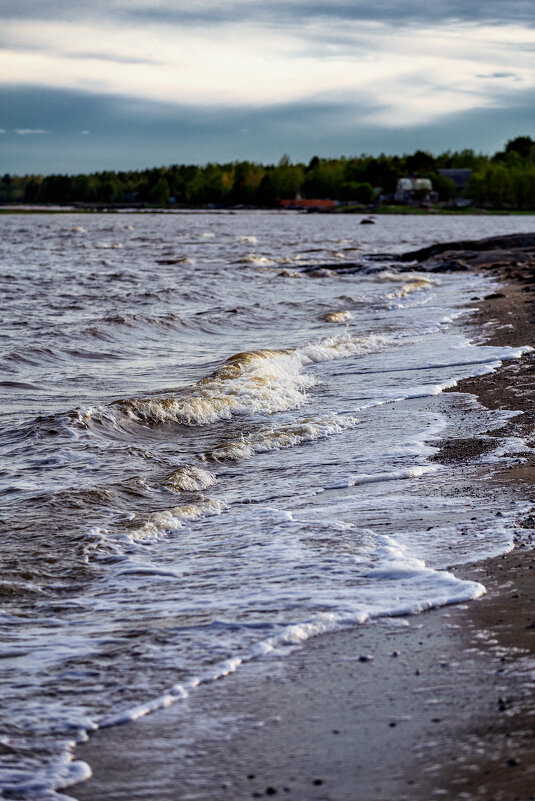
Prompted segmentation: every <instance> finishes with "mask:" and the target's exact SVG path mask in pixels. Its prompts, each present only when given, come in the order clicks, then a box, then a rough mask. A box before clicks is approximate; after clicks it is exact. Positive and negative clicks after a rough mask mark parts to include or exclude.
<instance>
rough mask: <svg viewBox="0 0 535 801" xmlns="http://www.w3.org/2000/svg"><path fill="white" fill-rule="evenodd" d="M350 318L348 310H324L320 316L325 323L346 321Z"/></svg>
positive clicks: (350, 314) (351, 316) (351, 317)
mask: <svg viewBox="0 0 535 801" xmlns="http://www.w3.org/2000/svg"><path fill="white" fill-rule="evenodd" d="M352 319H353V315H352V313H351V312H350V311H332V312H325V314H324V315H323V316H322V320H325V322H326V323H347V322H349V320H352Z"/></svg>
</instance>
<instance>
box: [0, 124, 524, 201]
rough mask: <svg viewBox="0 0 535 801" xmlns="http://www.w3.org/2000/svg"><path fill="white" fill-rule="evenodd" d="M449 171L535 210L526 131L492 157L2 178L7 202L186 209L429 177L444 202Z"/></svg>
mask: <svg viewBox="0 0 535 801" xmlns="http://www.w3.org/2000/svg"><path fill="white" fill-rule="evenodd" d="M443 169H469V170H471V177H470V181H469V183H468V185H467V186H466V187H465V188H464V190H463V195H464V196H465V197H466V198H468V199H470V200H471V201H472V202H473V204H474V205H476V206H478V207H483V208H496V209H518V210H521V209H530V210H533V209H535V139H532V138H531V137H530V136H520V137H517V138H515V139H511V140H510V141H508V142H507V144H506V145H505V148H504V149H503V150H502V151H499V152H498V153H495V154H494V155H492V156H489V155H485V154H481V153H475V152H474V151H473V150H461V151H455V152H451V151H447V152H445V153H442V154H440V155H438V156H434V155H432V154H431V153H428V152H425V151H422V150H417V151H416V152H415V153H413V154H412V155H403V156H387V155H384V154H382V155H380V156H369V155H361V156H359V157H351V158H346V157H342V158H319V157H318V156H314V158H312V159H311V160H310V162H309V163H308V164H301V163H296V164H293V163H292V162H291V160H290V158H289V157H288V156H283V157H282V158H281V160H280V161H279V163H278V164H276V165H263V164H258V163H255V162H251V161H236V162H232V163H228V164H216V163H209V164H206V165H204V166H198V165H192V164H190V165H179V164H174V165H171V166H168V167H157V168H153V169H146V170H132V171H120V172H115V171H111V170H107V171H104V172H95V173H91V174H80V175H46V176H43V175H23V176H19V175H10V174H6V175H4V176H3V178H2V179H1V181H0V203H2V204H6V203H26V204H59V205H62V204H68V205H70V204H80V205H87V206H97V207H98V206H113V205H143V206H155V207H158V206H167V205H168V204H176V205H177V206H184V207H188V206H189V207H198V206H215V207H224V206H252V207H265V208H269V207H275V206H277V205H278V204H279V202H280V201H281V200H285V199H292V198H295V197H303V198H330V199H333V200H338V201H340V202H341V203H353V204H361V205H363V206H367V205H369V204H370V203H372V202H378V200H379V199H381V198H382V199H383V200H384V199H385V198H387V199H388V198H391V196H392V195H393V193H394V192H395V189H396V185H397V182H398V180H399V178H401V177H404V176H407V175H411V176H415V177H422V178H429V179H430V180H431V181H432V184H433V188H434V190H435V191H436V192H437V194H438V202H439V203H440V204H448V202H451V201H452V200H453V198H455V197H456V196H458V195H459V189H458V187H457V186H456V185H455V183H454V182H453V181H452V180H450V179H449V178H448V177H445V176H443V175H441V174H440V173H439V170H443Z"/></svg>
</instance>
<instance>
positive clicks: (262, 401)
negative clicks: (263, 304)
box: [120, 334, 393, 426]
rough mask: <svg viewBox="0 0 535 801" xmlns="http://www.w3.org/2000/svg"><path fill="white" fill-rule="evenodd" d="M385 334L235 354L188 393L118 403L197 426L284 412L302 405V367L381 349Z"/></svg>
mask: <svg viewBox="0 0 535 801" xmlns="http://www.w3.org/2000/svg"><path fill="white" fill-rule="evenodd" d="M392 342H393V338H392V337H391V336H386V335H383V334H372V335H370V336H360V337H359V336H352V335H350V334H344V335H341V336H336V337H328V338H326V339H322V340H319V341H318V342H311V343H309V344H307V345H304V346H302V347H298V348H288V349H286V350H257V351H245V352H243V353H237V354H235V355H234V356H232V357H230V359H228V360H227V361H226V362H225V364H224V365H222V366H221V367H220V368H219V369H218V370H216V371H215V373H213V374H212V375H210V376H208V377H206V378H203V379H201V380H200V381H198V382H197V384H196V385H195V386H194V387H192V388H191V389H190V390H189V391H184V392H183V394H180V395H170V396H165V397H160V398H132V399H130V400H128V401H123V402H120V405H122V406H124V407H126V410H127V412H128V413H129V414H130V415H131V416H132V417H134V418H137V419H141V420H148V421H152V422H165V421H169V422H171V421H173V422H177V423H182V424H183V425H190V426H194V425H203V424H207V423H213V422H215V421H216V420H222V419H228V418H230V417H232V416H233V415H236V414H255V413H258V412H267V413H269V414H272V413H274V412H280V411H284V410H285V409H295V408H298V407H300V406H302V405H303V404H304V403H306V401H307V394H306V393H307V390H308V389H310V388H311V387H313V386H314V384H315V383H316V382H315V378H314V376H312V375H310V374H306V373H304V372H303V368H304V367H305V366H307V365H310V364H313V363H318V362H324V361H329V360H332V359H343V358H347V357H349V356H358V355H362V354H365V353H371V352H374V351H378V350H381V349H383V348H385V347H386V346H387V345H388V344H390V343H392Z"/></svg>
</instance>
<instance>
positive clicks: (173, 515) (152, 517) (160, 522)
mask: <svg viewBox="0 0 535 801" xmlns="http://www.w3.org/2000/svg"><path fill="white" fill-rule="evenodd" d="M224 509H225V505H224V504H223V503H221V501H217V500H213V499H212V498H202V499H201V500H199V501H197V502H193V503H187V504H184V505H182V506H175V507H173V508H172V509H164V510H163V511H161V512H152V513H151V514H149V515H148V516H147V518H146V519H145V522H144V523H143V525H142V526H139V527H138V528H136V527H134V528H131V529H129V530H128V534H127V536H128V539H129V540H132V541H133V542H140V541H143V540H157V539H160V538H161V537H162V536H165V535H166V534H168V533H169V532H172V531H177V530H178V529H181V528H184V525H185V524H186V523H191V522H193V521H195V520H200V519H201V518H203V517H210V516H211V515H219V514H221V512H222V511H223V510H224Z"/></svg>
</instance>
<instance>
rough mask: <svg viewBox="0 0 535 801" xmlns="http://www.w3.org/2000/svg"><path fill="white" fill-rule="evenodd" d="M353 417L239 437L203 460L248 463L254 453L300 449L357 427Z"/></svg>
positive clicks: (356, 420)
mask: <svg viewBox="0 0 535 801" xmlns="http://www.w3.org/2000/svg"><path fill="white" fill-rule="evenodd" d="M358 422H359V421H358V419H357V418H356V417H341V416H338V415H333V417H330V418H318V419H315V420H314V419H312V418H310V419H305V420H302V421H301V422H300V423H289V424H288V425H285V426H281V427H280V428H272V429H268V430H267V431H261V432H259V433H255V434H249V436H248V437H242V438H241V439H239V440H235V441H234V442H228V443H225V444H222V445H218V446H217V447H216V448H214V449H213V450H212V451H210V452H209V453H207V454H206V455H205V458H208V459H213V460H214V461H217V462H219V461H227V460H229V461H237V460H238V459H250V458H251V457H252V456H253V455H254V454H255V453H267V452H268V451H278V450H284V449H286V448H293V447H295V446H296V445H301V444H302V443H305V442H314V441H316V440H319V439H326V438H327V437H330V436H332V435H333V434H341V433H342V432H343V431H346V430H348V429H351V428H355V426H356V425H357V423H358Z"/></svg>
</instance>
